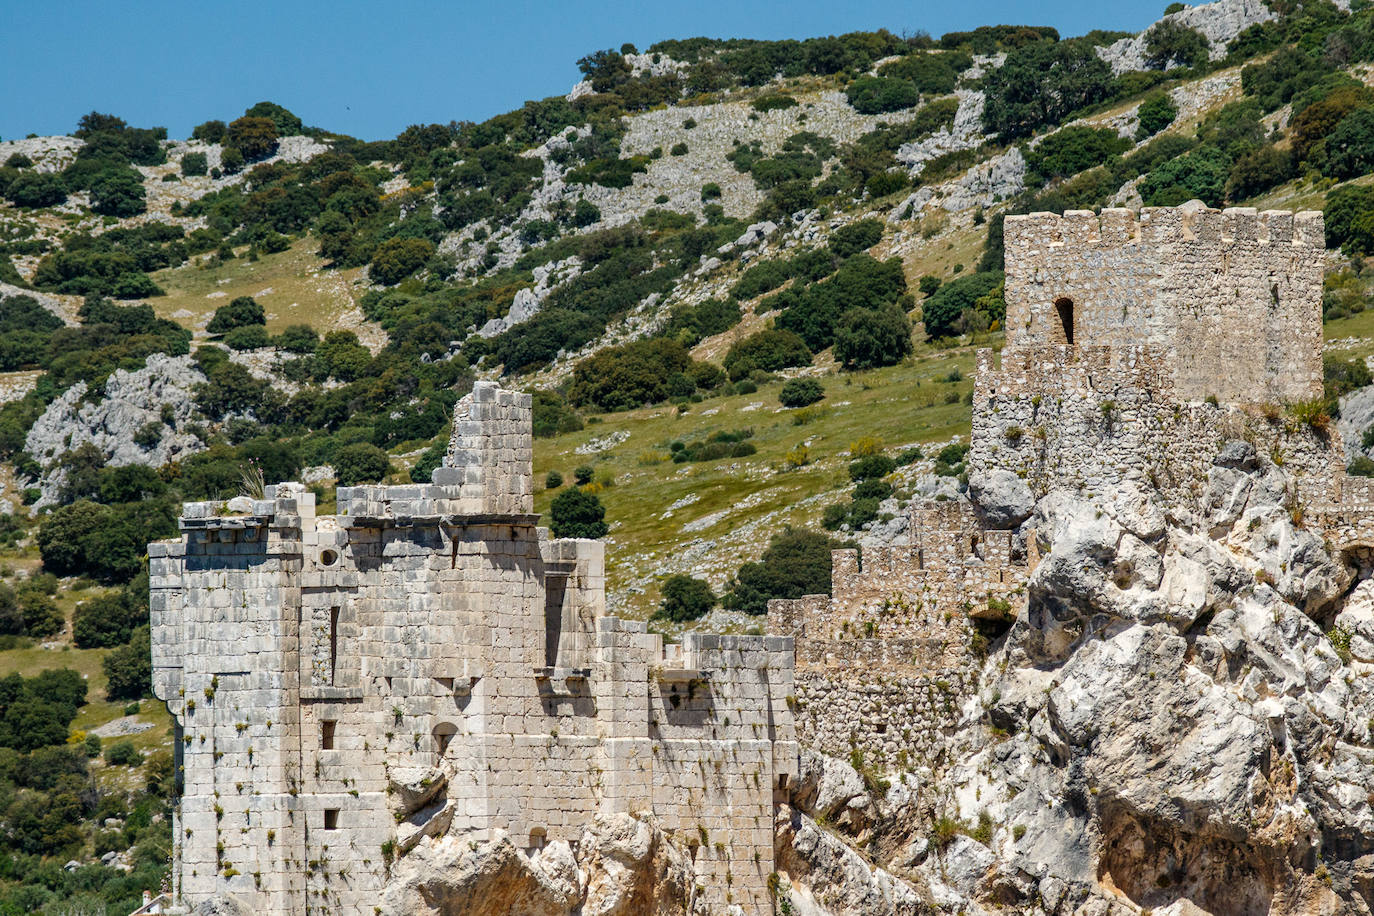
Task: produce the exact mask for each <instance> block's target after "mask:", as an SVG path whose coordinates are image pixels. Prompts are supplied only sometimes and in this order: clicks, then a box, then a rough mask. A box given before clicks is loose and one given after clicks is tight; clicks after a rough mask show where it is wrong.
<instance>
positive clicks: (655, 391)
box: [568, 337, 692, 410]
mask: <svg viewBox="0 0 1374 916" xmlns="http://www.w3.org/2000/svg"><path fill="white" fill-rule="evenodd" d="M691 365H692V357H691V355H690V354H688V352H687V348H686V347H685V346H683V345H682V344H681V343H680V342H679V341H677V340H675V339H672V338H665V337H655V338H650V339H647V340H636V341H631V342H630V343H627V344H621V345H619V346H615V347H607V348H606V349H604V350H601V351H600V352H598V353H596V354H594V355H593V356H589V357H587V358H586V359H584V360H582V361H581V362H580V363H578V364H577V366H576V367H575V368H574V369H573V379H572V384H571V386H570V387H569V389H568V398H569V400H570V401H571V402H572V403H573V404H576V405H579V406H581V405H587V404H594V405H596V406H597V407H599V408H600V409H602V410H627V409H630V408H633V407H640V406H643V405H645V404H656V403H658V402H660V401H664V400H667V398H668V397H669V396H670V392H669V390H668V380H669V378H671V377H672V376H673V375H675V374H679V373H684V372H686V371H687V370H688V369H689V368H691Z"/></svg>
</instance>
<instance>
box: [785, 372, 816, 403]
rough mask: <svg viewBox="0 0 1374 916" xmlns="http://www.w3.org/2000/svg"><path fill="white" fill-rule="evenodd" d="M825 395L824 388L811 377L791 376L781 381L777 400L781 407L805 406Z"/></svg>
mask: <svg viewBox="0 0 1374 916" xmlns="http://www.w3.org/2000/svg"><path fill="white" fill-rule="evenodd" d="M824 397H825V389H824V388H822V387H821V383H820V382H818V381H816V380H815V379H813V378H793V379H788V380H787V381H785V382H783V385H782V390H781V391H779V392H778V402H779V403H780V404H782V406H783V407H806V406H807V405H809V404H814V403H816V402H817V401H819V400H821V399H822V398H824Z"/></svg>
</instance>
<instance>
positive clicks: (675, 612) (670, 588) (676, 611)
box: [654, 573, 718, 623]
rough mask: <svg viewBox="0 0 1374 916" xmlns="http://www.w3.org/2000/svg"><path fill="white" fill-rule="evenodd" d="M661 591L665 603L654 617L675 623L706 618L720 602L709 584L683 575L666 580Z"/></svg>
mask: <svg viewBox="0 0 1374 916" xmlns="http://www.w3.org/2000/svg"><path fill="white" fill-rule="evenodd" d="M661 591H662V593H663V602H662V603H661V604H660V605H659V608H658V611H657V612H655V614H654V616H655V617H660V618H665V619H667V620H671V621H674V622H675V623H684V622H686V621H689V620H696V619H697V618H699V617H702V616H704V615H705V614H706V612H707V611H709V610H711V608H713V607H715V604H716V601H717V600H718V599H717V598H716V595H715V593H714V592H713V591H711V586H710V585H709V584H708V583H706V582H705V581H703V580H701V579H694V578H692V577H691V576H687V575H683V574H681V573H679V574H677V575H672V576H669V577H668V578H667V579H665V580H664V582H663V586H662V589H661Z"/></svg>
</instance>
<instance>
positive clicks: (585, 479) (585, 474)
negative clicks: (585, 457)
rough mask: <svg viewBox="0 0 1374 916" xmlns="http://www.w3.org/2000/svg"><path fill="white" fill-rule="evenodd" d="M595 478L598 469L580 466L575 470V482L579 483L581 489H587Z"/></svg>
mask: <svg viewBox="0 0 1374 916" xmlns="http://www.w3.org/2000/svg"><path fill="white" fill-rule="evenodd" d="M595 476H596V469H595V468H593V467H592V466H591V465H590V464H579V465H578V466H577V467H575V468H573V480H575V481H576V482H577V485H578V486H579V487H585V486H586V485H587V484H589V483H591V482H592V478H593V477H595Z"/></svg>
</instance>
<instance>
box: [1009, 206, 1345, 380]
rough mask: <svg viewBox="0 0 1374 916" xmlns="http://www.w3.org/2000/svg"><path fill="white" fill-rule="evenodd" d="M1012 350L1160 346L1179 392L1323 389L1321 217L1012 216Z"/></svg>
mask: <svg viewBox="0 0 1374 916" xmlns="http://www.w3.org/2000/svg"><path fill="white" fill-rule="evenodd" d="M1005 236H1006V302H1007V320H1006V328H1007V346H1008V348H1009V349H1014V348H1018V347H1036V346H1044V345H1048V344H1057V343H1069V342H1071V343H1074V344H1077V345H1079V346H1094V347H1113V348H1128V347H1134V346H1137V345H1147V346H1153V347H1156V348H1158V349H1159V350H1161V351H1162V352H1163V353H1164V354H1165V357H1164V368H1165V369H1166V370H1167V371H1168V372H1169V374H1170V375H1171V377H1172V378H1173V380H1174V382H1175V384H1176V387H1177V390H1178V393H1179V396H1180V397H1182V398H1185V399H1197V400H1201V399H1203V398H1205V397H1207V396H1208V395H1212V396H1215V397H1216V398H1218V399H1219V400H1221V401H1223V402H1235V403H1259V402H1265V401H1272V402H1275V403H1284V402H1291V401H1301V400H1307V399H1310V398H1315V397H1317V396H1319V395H1320V394H1321V344H1322V331H1321V293H1322V284H1321V280H1322V271H1323V268H1324V266H1325V258H1326V241H1325V234H1324V230H1323V226H1322V217H1321V214H1320V213H1316V212H1304V213H1298V214H1296V215H1295V214H1292V213H1288V212H1282V211H1266V212H1264V213H1257V212H1256V211H1255V210H1253V209H1248V208H1233V209H1228V210H1225V211H1218V210H1208V209H1206V208H1201V207H1199V208H1188V207H1182V208H1168V207H1155V208H1149V207H1147V208H1145V209H1144V210H1142V211H1141V212H1140V214H1139V216H1137V215H1136V214H1135V213H1134V212H1132V211H1130V210H1104V211H1102V214H1101V215H1100V216H1098V215H1096V214H1094V213H1092V212H1090V211H1086V210H1085V211H1073V210H1071V211H1068V212H1067V213H1065V214H1063V215H1062V216H1059V215H1057V214H1052V213H1032V214H1030V215H1028V216H1009V217H1007V219H1006V225H1005Z"/></svg>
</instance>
